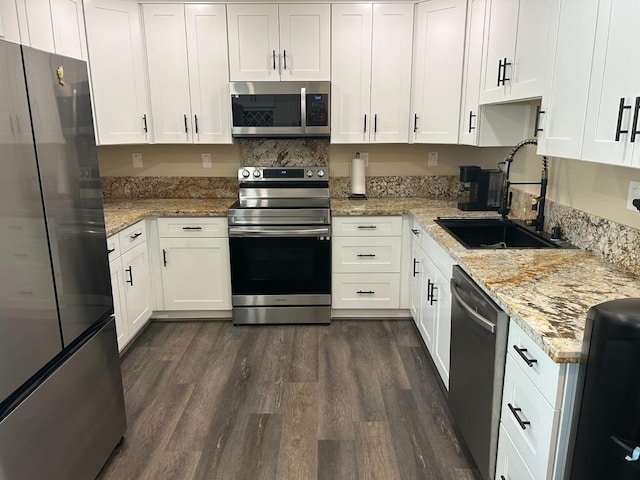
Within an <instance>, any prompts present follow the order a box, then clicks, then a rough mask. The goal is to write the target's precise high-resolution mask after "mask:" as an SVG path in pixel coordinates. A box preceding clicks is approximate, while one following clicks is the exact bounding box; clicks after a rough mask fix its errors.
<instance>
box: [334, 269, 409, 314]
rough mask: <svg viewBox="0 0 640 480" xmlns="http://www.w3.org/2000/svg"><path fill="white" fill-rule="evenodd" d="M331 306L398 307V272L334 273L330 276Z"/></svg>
mask: <svg viewBox="0 0 640 480" xmlns="http://www.w3.org/2000/svg"><path fill="white" fill-rule="evenodd" d="M331 279H332V286H331V303H332V307H333V308H399V306H400V274H399V273H388V274H384V273H379V274H369V275H362V274H346V273H342V274H335V275H333V276H332V277H331Z"/></svg>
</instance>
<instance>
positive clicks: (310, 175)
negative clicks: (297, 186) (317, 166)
mask: <svg viewBox="0 0 640 480" xmlns="http://www.w3.org/2000/svg"><path fill="white" fill-rule="evenodd" d="M307 177H309V178H311V177H313V170H307Z"/></svg>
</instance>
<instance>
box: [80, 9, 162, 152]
mask: <svg viewBox="0 0 640 480" xmlns="http://www.w3.org/2000/svg"><path fill="white" fill-rule="evenodd" d="M84 6H85V19H86V23H87V43H88V48H89V56H90V57H91V61H90V62H89V68H90V69H91V86H92V89H93V91H92V93H93V95H92V100H93V106H94V112H93V113H94V115H95V118H96V132H97V140H98V143H99V144H100V145H112V144H127V143H131V144H140V143H147V142H148V141H149V139H148V135H147V130H148V128H147V122H150V119H149V118H147V111H148V110H147V109H148V92H147V82H146V73H145V67H144V65H145V58H144V50H143V46H142V45H143V44H142V32H141V30H140V12H139V7H138V5H136V4H135V3H131V2H129V1H127V0H85V5H84ZM115 65H117V68H116V67H114V66H115Z"/></svg>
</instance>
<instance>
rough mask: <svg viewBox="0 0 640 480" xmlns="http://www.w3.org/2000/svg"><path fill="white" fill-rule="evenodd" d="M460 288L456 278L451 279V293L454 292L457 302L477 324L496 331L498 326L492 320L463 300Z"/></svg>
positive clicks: (492, 331)
mask: <svg viewBox="0 0 640 480" xmlns="http://www.w3.org/2000/svg"><path fill="white" fill-rule="evenodd" d="M459 288H460V285H458V284H457V283H456V282H455V280H454V279H451V293H452V297H453V299H454V300H455V301H456V302H458V304H459V305H460V306H461V307H462V308H463V309H464V310H465V312H466V313H468V314H469V316H470V317H471V319H472V320H473V321H474V322H475V323H476V324H478V326H480V327H482V328H484V329H485V330H488V331H489V332H491V333H496V326H495V324H494V323H493V322H491V321H490V320H489V319H487V318H485V317H483V316H482V315H480V314H479V313H478V312H476V311H475V310H473V309H472V308H471V306H469V304H468V303H467V302H465V301H464V300H462V297H461V296H460V294H459V293H458V289H459Z"/></svg>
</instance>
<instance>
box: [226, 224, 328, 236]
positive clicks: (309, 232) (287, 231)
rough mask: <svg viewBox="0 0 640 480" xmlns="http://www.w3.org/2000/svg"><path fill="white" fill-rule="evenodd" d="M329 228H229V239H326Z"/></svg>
mask: <svg viewBox="0 0 640 480" xmlns="http://www.w3.org/2000/svg"><path fill="white" fill-rule="evenodd" d="M330 234H331V229H330V227H321V228H318V227H311V228H305V227H295V228H291V227H282V228H278V227H234V226H230V227H229V236H230V237H328V236H329V235H330Z"/></svg>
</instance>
